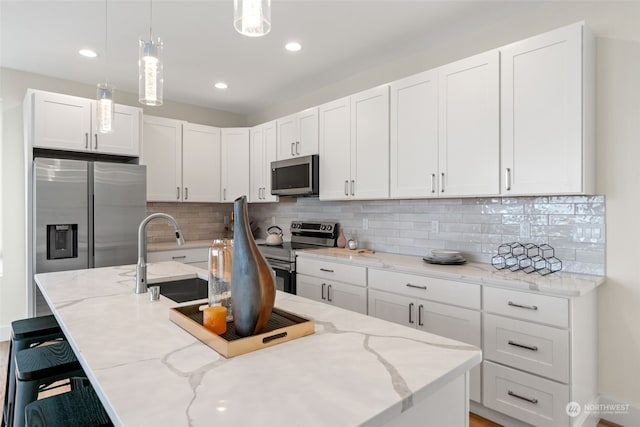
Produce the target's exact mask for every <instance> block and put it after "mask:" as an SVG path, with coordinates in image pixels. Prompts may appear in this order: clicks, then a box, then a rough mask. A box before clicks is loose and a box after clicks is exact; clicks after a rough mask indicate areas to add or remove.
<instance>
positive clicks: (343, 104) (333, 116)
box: [319, 97, 351, 200]
mask: <svg viewBox="0 0 640 427" xmlns="http://www.w3.org/2000/svg"><path fill="white" fill-rule="evenodd" d="M350 111H351V104H350V101H349V97H346V98H342V99H339V100H337V101H333V102H329V103H328V104H325V105H322V106H321V107H320V171H319V172H320V200H343V199H348V198H349V197H350V195H351V193H350V181H351V112H350Z"/></svg>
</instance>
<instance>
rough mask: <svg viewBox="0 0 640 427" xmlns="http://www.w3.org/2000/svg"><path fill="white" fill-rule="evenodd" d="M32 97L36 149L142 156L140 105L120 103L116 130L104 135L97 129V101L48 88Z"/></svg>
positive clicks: (33, 94)
mask: <svg viewBox="0 0 640 427" xmlns="http://www.w3.org/2000/svg"><path fill="white" fill-rule="evenodd" d="M32 96H33V99H32V101H31V102H32V103H33V104H32V105H33V132H34V133H33V135H34V138H33V146H34V147H35V148H48V149H54V150H64V151H77V152H90V153H97V154H98V153H99V154H113V155H119V156H128V157H138V156H139V155H140V118H141V117H142V110H141V109H140V108H136V107H129V106H126V105H120V104H116V105H115V106H114V123H113V125H114V132H113V133H111V134H103V133H98V132H97V131H96V130H95V128H96V125H97V122H98V121H97V118H96V111H97V109H96V102H95V101H94V100H91V99H86V98H79V97H76V96H70V95H63V94H59V93H52V92H44V91H32Z"/></svg>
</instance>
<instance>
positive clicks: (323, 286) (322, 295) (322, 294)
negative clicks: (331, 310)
mask: <svg viewBox="0 0 640 427" xmlns="http://www.w3.org/2000/svg"><path fill="white" fill-rule="evenodd" d="M325 286H327V284H326V283H323V284H322V289H321V290H320V297H321V298H322V299H323V300H324V299H326V298H325V297H324V288H325Z"/></svg>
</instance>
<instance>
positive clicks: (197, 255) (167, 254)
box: [147, 248, 209, 269]
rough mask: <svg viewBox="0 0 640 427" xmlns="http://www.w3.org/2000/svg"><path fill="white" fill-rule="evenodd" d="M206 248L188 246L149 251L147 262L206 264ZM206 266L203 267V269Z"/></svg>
mask: <svg viewBox="0 0 640 427" xmlns="http://www.w3.org/2000/svg"><path fill="white" fill-rule="evenodd" d="M207 251H208V248H189V249H176V250H170V251H157V252H149V253H148V254H147V261H148V262H162V261H178V262H182V263H185V264H192V263H196V262H197V263H206V265H207V266H208V262H209V260H208V258H207ZM206 268H208V267H205V269H206Z"/></svg>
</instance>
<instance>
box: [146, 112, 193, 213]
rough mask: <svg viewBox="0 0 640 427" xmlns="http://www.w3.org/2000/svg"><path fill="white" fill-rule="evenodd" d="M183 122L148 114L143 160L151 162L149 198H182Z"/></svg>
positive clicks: (162, 199) (157, 199)
mask: <svg viewBox="0 0 640 427" xmlns="http://www.w3.org/2000/svg"><path fill="white" fill-rule="evenodd" d="M182 124H183V122H182V121H180V120H172V119H165V118H163V117H153V116H144V131H143V134H144V140H143V144H142V158H141V161H140V163H141V164H144V165H146V166H147V201H150V202H179V201H182V194H183V191H182Z"/></svg>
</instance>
